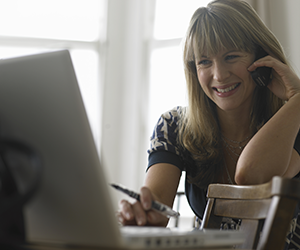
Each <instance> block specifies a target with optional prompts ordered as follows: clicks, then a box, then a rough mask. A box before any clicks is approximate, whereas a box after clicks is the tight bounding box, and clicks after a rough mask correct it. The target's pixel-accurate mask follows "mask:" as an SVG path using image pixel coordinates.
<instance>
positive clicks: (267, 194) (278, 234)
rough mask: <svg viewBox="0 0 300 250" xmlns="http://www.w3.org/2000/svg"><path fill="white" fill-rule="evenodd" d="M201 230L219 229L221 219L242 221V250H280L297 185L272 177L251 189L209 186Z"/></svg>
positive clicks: (295, 200) (299, 191)
mask: <svg viewBox="0 0 300 250" xmlns="http://www.w3.org/2000/svg"><path fill="white" fill-rule="evenodd" d="M207 198H208V203H207V206H206V209H205V213H204V217H203V221H202V225H201V228H202V229H204V228H220V225H221V221H222V219H223V218H236V219H241V220H242V221H241V225H240V230H243V231H245V234H246V238H247V239H246V241H245V242H244V244H243V245H240V246H236V247H237V248H241V249H258V250H266V249H268V250H269V249H272V250H277V249H278V250H279V249H280V250H281V249H283V247H284V244H285V238H286V234H287V231H288V228H289V225H290V222H291V219H292V217H293V214H294V211H295V208H296V206H297V204H298V201H299V200H300V181H298V180H295V179H288V178H282V177H278V176H275V177H273V178H272V180H271V181H270V182H268V183H265V184H261V185H253V186H241V185H226V184H211V185H210V186H209V187H208V192H207Z"/></svg>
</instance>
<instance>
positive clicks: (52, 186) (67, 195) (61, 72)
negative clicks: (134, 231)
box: [0, 50, 121, 246]
mask: <svg viewBox="0 0 300 250" xmlns="http://www.w3.org/2000/svg"><path fill="white" fill-rule="evenodd" d="M0 76H1V77H0V135H1V136H2V137H6V138H13V139H17V140H20V141H22V142H24V143H27V144H29V145H30V146H32V147H33V148H35V149H36V150H37V151H38V152H39V153H40V155H41V157H42V162H43V175H42V181H41V185H40V188H39V190H38V193H37V194H36V196H35V197H34V199H33V200H32V201H31V202H30V203H29V204H28V205H27V206H26V209H25V220H26V231H27V238H28V240H29V241H43V242H45V241H49V242H62V243H68V244H76V245H78V244H79V245H104V246H117V245H120V244H121V237H120V232H119V229H118V226H117V222H116V219H115V212H114V209H113V205H112V201H111V197H110V190H108V188H109V187H108V185H107V182H106V181H105V177H104V176H105V174H104V173H103V169H102V168H100V163H99V156H98V152H97V150H96V146H95V143H94V139H93V135H92V132H91V128H90V125H89V122H88V118H87V114H86V111H85V108H84V105H83V100H82V97H81V94H80V90H79V86H78V84H77V80H76V75H75V72H74V69H73V66H72V62H71V58H70V54H69V52H68V51H66V50H65V51H56V52H48V53H42V54H36V55H30V56H23V57H19V58H11V59H5V60H0Z"/></svg>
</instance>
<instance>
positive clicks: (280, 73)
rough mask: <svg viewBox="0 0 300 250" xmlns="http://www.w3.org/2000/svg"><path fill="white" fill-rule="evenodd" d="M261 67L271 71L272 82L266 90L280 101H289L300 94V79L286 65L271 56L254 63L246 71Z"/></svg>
mask: <svg viewBox="0 0 300 250" xmlns="http://www.w3.org/2000/svg"><path fill="white" fill-rule="evenodd" d="M263 66H265V67H270V68H272V69H273V70H272V80H271V82H270V83H269V85H268V88H269V89H270V90H271V91H272V92H273V93H274V94H275V95H276V96H278V97H279V98H280V99H282V100H289V99H290V98H291V97H293V96H294V95H295V94H297V93H300V79H299V77H298V76H297V75H296V73H295V72H294V71H293V70H292V69H291V68H290V67H289V66H288V65H286V64H284V63H282V62H280V61H279V60H277V59H275V58H274V57H272V56H266V57H263V58H261V59H259V60H257V61H255V62H254V63H253V64H252V65H250V67H249V68H248V70H249V71H254V70H255V69H256V68H258V67H263Z"/></svg>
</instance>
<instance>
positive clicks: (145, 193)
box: [140, 187, 153, 211]
mask: <svg viewBox="0 0 300 250" xmlns="http://www.w3.org/2000/svg"><path fill="white" fill-rule="evenodd" d="M140 200H141V203H142V206H143V208H144V209H145V210H146V211H147V210H150V209H151V205H152V201H153V198H152V194H151V191H150V190H149V188H147V187H142V188H141V190H140Z"/></svg>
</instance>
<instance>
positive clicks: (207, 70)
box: [196, 49, 255, 111]
mask: <svg viewBox="0 0 300 250" xmlns="http://www.w3.org/2000/svg"><path fill="white" fill-rule="evenodd" d="M253 61H254V54H250V53H247V52H244V51H240V50H227V49H225V50H223V51H221V52H219V53H218V54H217V55H213V56H207V55H206V54H205V53H204V54H203V55H201V57H200V58H197V60H196V67H197V76H198V80H199V82H200V85H201V87H202V89H203V90H204V92H205V94H206V95H207V96H208V97H209V98H210V99H211V100H212V101H213V102H214V103H215V104H216V105H217V107H219V108H220V109H222V110H224V111H230V110H236V109H239V108H242V107H247V108H250V107H251V105H252V96H253V92H254V89H255V83H254V81H253V80H252V78H251V75H250V72H249V71H248V70H247V69H248V67H249V66H250V65H251V64H252V63H253Z"/></svg>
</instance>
